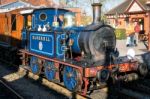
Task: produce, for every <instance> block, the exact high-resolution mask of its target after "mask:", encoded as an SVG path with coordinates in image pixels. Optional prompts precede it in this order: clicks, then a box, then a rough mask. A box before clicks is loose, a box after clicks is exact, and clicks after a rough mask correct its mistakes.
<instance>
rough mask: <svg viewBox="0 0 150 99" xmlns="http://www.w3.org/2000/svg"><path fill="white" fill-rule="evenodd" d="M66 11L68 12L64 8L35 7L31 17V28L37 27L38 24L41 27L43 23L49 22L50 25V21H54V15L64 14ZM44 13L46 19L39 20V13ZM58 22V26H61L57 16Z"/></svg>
mask: <svg viewBox="0 0 150 99" xmlns="http://www.w3.org/2000/svg"><path fill="white" fill-rule="evenodd" d="M66 12H68V10H65V9H59V10H58V9H55V8H45V9H40V10H39V9H37V10H34V12H33V17H32V23H33V24H32V29H37V28H38V25H41V26H42V28H43V25H45V24H47V23H48V22H49V25H50V26H51V27H52V23H53V21H54V16H57V17H58V16H59V15H62V14H65V13H66ZM42 13H44V14H46V15H47V18H46V20H40V14H42ZM57 20H58V22H59V26H62V24H63V22H61V21H60V19H59V18H57Z"/></svg>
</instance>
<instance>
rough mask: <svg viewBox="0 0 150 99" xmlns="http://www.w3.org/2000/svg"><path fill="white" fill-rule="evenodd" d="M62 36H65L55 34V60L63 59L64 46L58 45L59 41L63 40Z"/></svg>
mask: <svg viewBox="0 0 150 99" xmlns="http://www.w3.org/2000/svg"><path fill="white" fill-rule="evenodd" d="M64 35H65V34H57V37H56V56H57V58H63V57H64V48H65V46H64V45H62V44H61V43H60V42H61V40H62V39H63V37H64Z"/></svg>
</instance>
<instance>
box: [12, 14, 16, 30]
mask: <svg viewBox="0 0 150 99" xmlns="http://www.w3.org/2000/svg"><path fill="white" fill-rule="evenodd" d="M11 24H12V31H16V14H12V15H11Z"/></svg>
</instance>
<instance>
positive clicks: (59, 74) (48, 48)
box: [20, 3, 137, 94]
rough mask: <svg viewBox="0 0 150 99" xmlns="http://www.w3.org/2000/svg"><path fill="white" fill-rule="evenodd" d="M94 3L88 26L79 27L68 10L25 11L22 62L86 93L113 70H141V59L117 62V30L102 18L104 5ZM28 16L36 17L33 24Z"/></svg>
mask: <svg viewBox="0 0 150 99" xmlns="http://www.w3.org/2000/svg"><path fill="white" fill-rule="evenodd" d="M92 6H93V23H92V24H91V25H88V26H85V27H83V26H76V21H75V14H74V13H73V12H71V11H69V10H66V9H60V8H40V9H34V10H24V11H21V13H22V15H23V16H24V20H25V21H24V27H23V30H22V47H23V49H22V50H20V52H21V53H22V65H23V66H29V67H30V70H31V72H33V73H34V74H40V73H41V72H44V74H45V77H46V78H47V79H48V80H49V81H54V82H55V81H57V82H64V86H65V87H66V88H67V89H69V90H71V91H78V92H83V94H86V93H87V91H89V90H94V89H97V88H100V87H101V84H102V83H103V84H104V82H106V81H107V80H108V79H109V78H110V77H112V74H113V72H116V71H117V72H130V71H135V70H137V68H136V66H137V65H136V64H137V62H127V63H119V67H118V65H116V64H115V63H114V59H113V57H116V56H118V55H117V54H118V52H117V51H116V50H115V46H116V36H115V33H114V29H113V28H112V27H110V26H108V25H106V24H104V23H103V22H102V21H100V17H99V16H100V10H101V4H99V3H96V4H93V5H92ZM28 16H31V17H32V22H31V26H28ZM129 65H130V66H129ZM124 66H128V68H124ZM115 74H116V73H115ZM130 76H131V75H130ZM116 77H118V75H117V76H116ZM116 77H114V78H116ZM126 77H127V76H126ZM118 79H119V78H118ZM103 84H102V85H103Z"/></svg>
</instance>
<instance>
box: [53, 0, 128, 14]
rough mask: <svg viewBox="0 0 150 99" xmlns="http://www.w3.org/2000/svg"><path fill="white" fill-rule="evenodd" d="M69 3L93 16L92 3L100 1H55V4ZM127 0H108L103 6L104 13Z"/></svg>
mask: <svg viewBox="0 0 150 99" xmlns="http://www.w3.org/2000/svg"><path fill="white" fill-rule="evenodd" d="M66 1H67V2H68V1H69V3H67V4H68V5H69V6H75V7H76V6H77V7H80V8H82V12H86V15H92V7H91V5H90V1H92V2H96V3H97V2H99V1H100V0H77V1H76V0H53V2H55V3H58V2H66ZM124 1H125V0H106V1H105V3H104V4H103V6H102V11H103V12H105V13H106V12H107V11H109V10H110V9H112V8H114V7H115V6H117V5H118V4H120V3H122V2H124Z"/></svg>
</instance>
